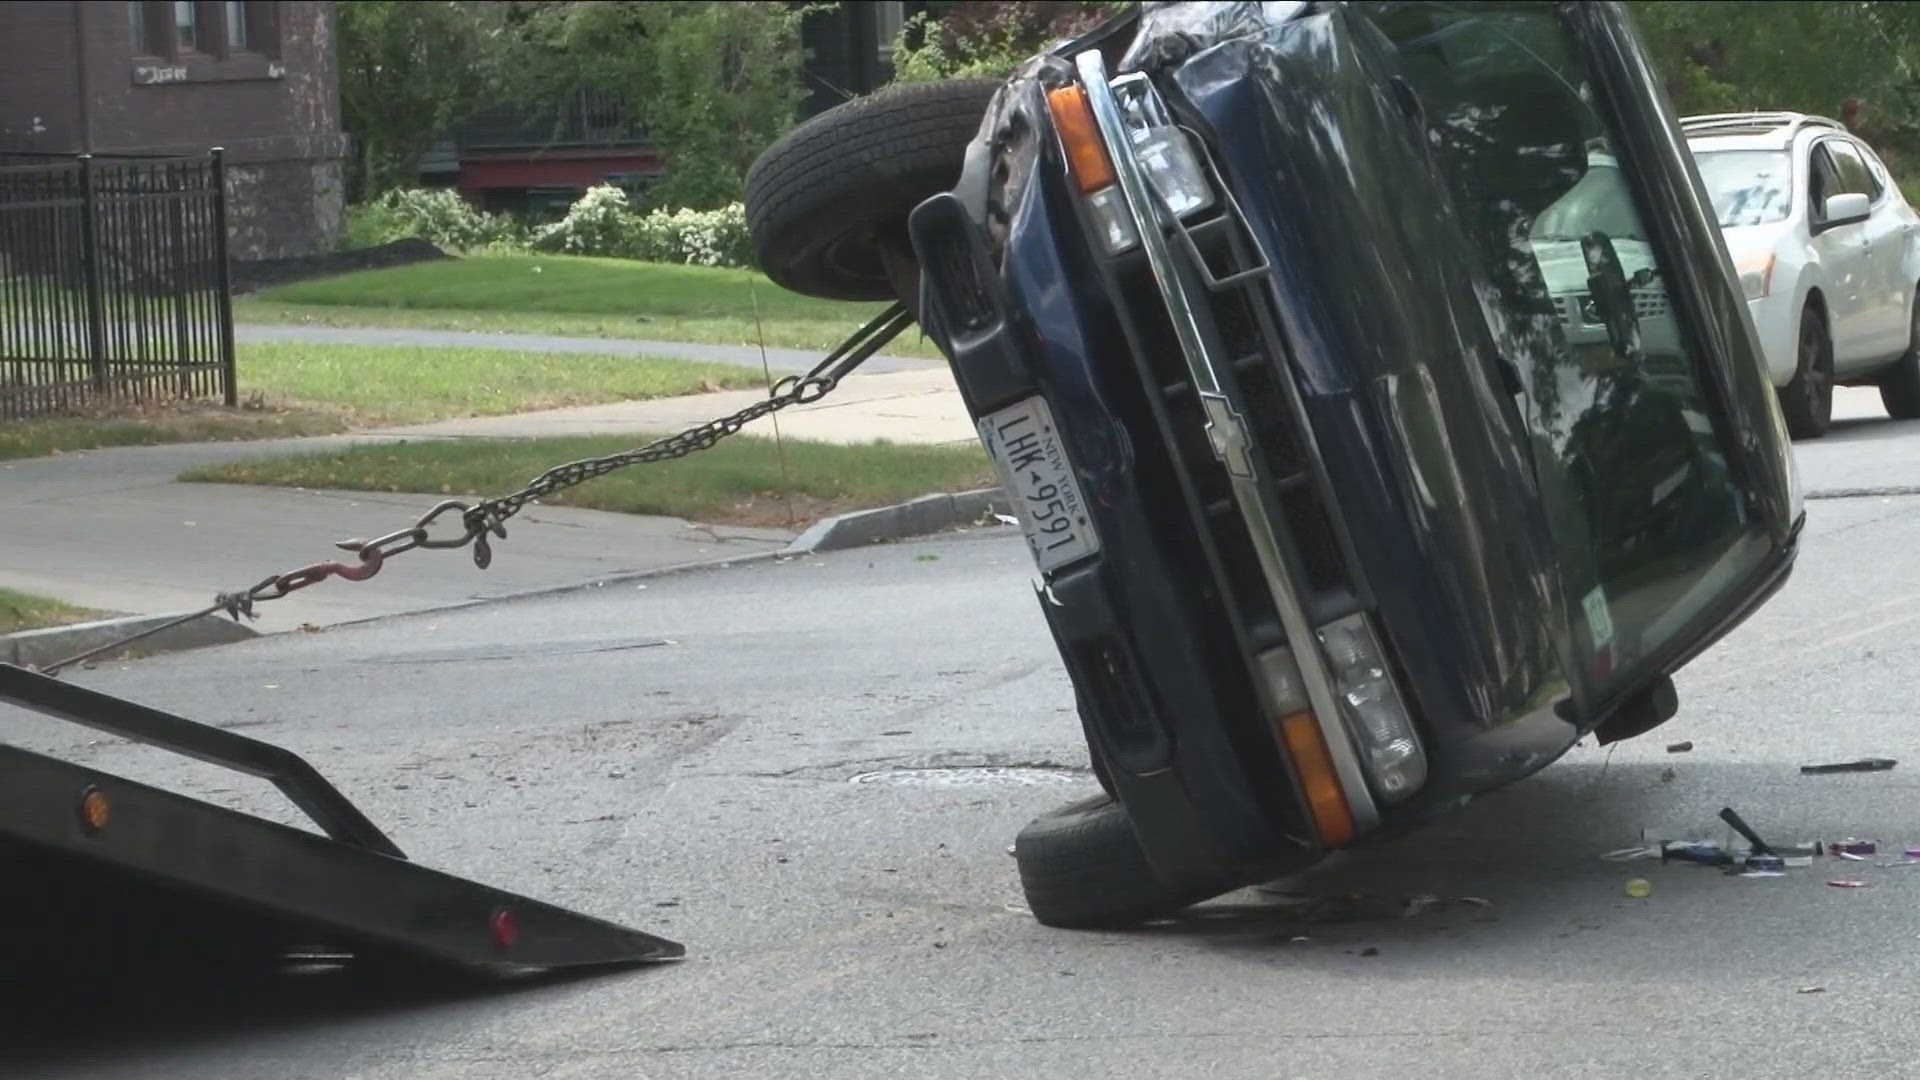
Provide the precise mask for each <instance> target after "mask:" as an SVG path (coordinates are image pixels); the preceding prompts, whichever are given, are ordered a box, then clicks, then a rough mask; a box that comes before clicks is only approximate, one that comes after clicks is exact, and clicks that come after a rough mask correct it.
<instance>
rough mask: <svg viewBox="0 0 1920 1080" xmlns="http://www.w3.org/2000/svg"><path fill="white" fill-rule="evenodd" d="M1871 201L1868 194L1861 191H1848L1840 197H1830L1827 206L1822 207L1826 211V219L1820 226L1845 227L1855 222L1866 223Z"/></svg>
mask: <svg viewBox="0 0 1920 1080" xmlns="http://www.w3.org/2000/svg"><path fill="white" fill-rule="evenodd" d="M1870 201H1871V200H1869V199H1868V198H1867V196H1866V193H1865V192H1861V191H1847V192H1842V193H1841V194H1839V195H1829V196H1827V205H1826V206H1824V207H1822V210H1824V211H1825V217H1824V220H1822V221H1821V222H1820V224H1822V225H1845V224H1847V223H1849V222H1853V221H1865V220H1866V219H1867V211H1868V205H1867V204H1868V203H1869V202H1870Z"/></svg>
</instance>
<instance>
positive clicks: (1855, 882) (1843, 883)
mask: <svg viewBox="0 0 1920 1080" xmlns="http://www.w3.org/2000/svg"><path fill="white" fill-rule="evenodd" d="M1827 884H1829V885H1831V886H1833V887H1834V888H1836V889H1864V888H1866V887H1867V883H1866V882H1864V881H1861V880H1860V879H1859V878H1834V879H1833V880H1832V881H1829V882H1827Z"/></svg>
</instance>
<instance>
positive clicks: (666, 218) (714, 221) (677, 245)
mask: <svg viewBox="0 0 1920 1080" xmlns="http://www.w3.org/2000/svg"><path fill="white" fill-rule="evenodd" d="M634 239H635V241H636V247H637V248H638V251H639V253H637V254H636V255H635V256H634V257H635V258H640V259H649V260H652V261H654V262H676V263H690V264H692V265H694V266H745V265H747V213H746V210H745V208H743V207H742V206H741V205H740V204H739V203H733V204H731V205H728V206H722V207H719V208H718V209H714V210H687V209H681V210H655V211H653V212H652V213H650V214H646V215H644V216H642V217H641V218H640V219H639V221H638V222H637V223H636V228H635V231H634Z"/></svg>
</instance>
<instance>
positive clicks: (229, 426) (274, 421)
mask: <svg viewBox="0 0 1920 1080" xmlns="http://www.w3.org/2000/svg"><path fill="white" fill-rule="evenodd" d="M347 427H348V423H347V420H346V418H345V417H343V416H341V415H340V414H339V413H336V412H331V411H322V410H314V409H300V408H279V407H274V406H269V405H257V406H248V407H244V408H239V409H226V408H221V407H219V406H216V405H208V404H206V403H204V402H185V403H179V404H169V405H148V406H134V407H128V408H125V409H113V410H89V411H88V412H86V413H82V414H78V415H73V416H56V417H50V418H48V419H45V420H8V421H5V422H3V423H0V461H7V460H10V459H14V458H30V457H45V456H47V455H48V454H64V453H68V452H70V451H75V450H95V449H99V448H100V447H103V446H155V445H158V444H161V443H182V442H230V441H234V440H240V439H287V438H293V437H295V436H300V435H331V434H333V433H335V432H338V431H344V430H346V429H347Z"/></svg>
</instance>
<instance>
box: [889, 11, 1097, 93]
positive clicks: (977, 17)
mask: <svg viewBox="0 0 1920 1080" xmlns="http://www.w3.org/2000/svg"><path fill="white" fill-rule="evenodd" d="M1128 6H1130V4H1129V3H1128V0H959V2H957V3H950V4H946V5H944V6H943V9H942V10H941V11H940V14H939V17H938V18H934V17H932V15H931V13H929V12H921V13H919V14H917V15H915V16H913V17H912V18H911V19H908V20H907V23H906V25H905V26H902V27H901V28H900V36H899V37H898V38H897V39H895V41H894V46H893V63H894V78H895V80H896V81H899V82H929V81H932V80H935V79H961V78H972V77H976V76H993V75H1005V74H1006V73H1008V72H1009V71H1012V70H1013V68H1014V66H1015V65H1017V64H1019V63H1020V62H1021V61H1022V60H1025V59H1026V58H1027V57H1029V56H1032V55H1034V54H1035V53H1037V52H1039V51H1041V50H1042V49H1044V48H1046V47H1047V45H1049V44H1050V43H1052V42H1054V41H1058V40H1060V39H1062V38H1071V37H1074V36H1076V35H1079V34H1083V33H1085V32H1086V31H1088V30H1091V29H1093V28H1094V27H1095V26H1097V25H1099V24H1100V23H1101V22H1102V21H1103V20H1105V19H1106V18H1107V17H1108V16H1110V15H1112V14H1113V13H1114V12H1115V11H1117V10H1119V9H1122V8H1125V7H1128Z"/></svg>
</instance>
